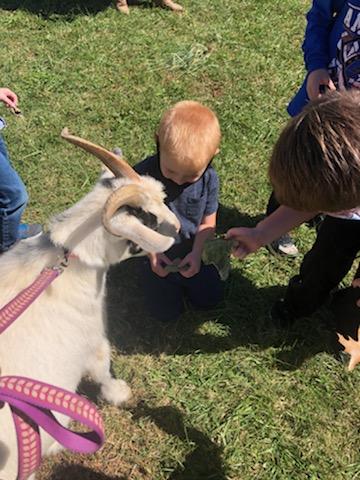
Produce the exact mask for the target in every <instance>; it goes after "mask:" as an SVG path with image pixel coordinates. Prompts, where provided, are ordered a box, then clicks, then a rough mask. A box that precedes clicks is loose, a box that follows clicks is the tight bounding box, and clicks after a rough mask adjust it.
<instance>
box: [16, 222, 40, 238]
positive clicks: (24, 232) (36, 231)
mask: <svg viewBox="0 0 360 480" xmlns="http://www.w3.org/2000/svg"><path fill="white" fill-rule="evenodd" d="M41 233H42V226H41V225H40V224H39V223H21V224H20V225H19V229H18V236H19V240H26V239H27V238H34V237H37V236H38V235H40V234H41Z"/></svg>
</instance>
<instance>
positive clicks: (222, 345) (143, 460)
mask: <svg viewBox="0 0 360 480" xmlns="http://www.w3.org/2000/svg"><path fill="white" fill-rule="evenodd" d="M179 2H180V3H182V5H183V6H184V7H185V9H186V11H185V13H183V14H182V15H179V14H174V13H172V12H170V11H167V10H163V9H160V8H153V7H152V5H151V2H144V4H143V5H142V6H133V7H132V8H131V12H130V15H129V16H125V15H121V14H119V13H118V12H117V11H116V10H115V8H114V7H113V5H112V3H111V2H110V1H103V2H102V1H100V0H90V1H85V0H74V1H70V0H64V1H63V2H60V1H52V0H39V1H35V0H0V38H1V45H2V48H1V50H0V63H1V66H2V67H1V86H7V87H9V88H11V89H12V90H14V91H15V92H17V94H18V95H19V98H20V108H21V110H22V112H23V119H20V118H15V117H13V116H11V115H10V114H9V113H8V112H6V111H5V109H4V108H2V107H1V111H0V114H4V116H5V118H6V120H7V122H8V129H7V130H6V131H5V133H4V136H5V139H6V141H7V143H8V147H9V151H10V154H11V158H12V160H13V163H14V164H15V166H16V168H17V169H18V171H19V172H20V174H21V176H22V178H23V179H24V181H25V183H26V185H27V187H28V190H29V193H30V197H31V202H30V204H29V206H28V208H27V210H26V220H28V221H34V222H42V223H46V220H47V219H48V218H49V216H50V215H51V214H54V213H56V212H59V211H61V210H63V209H65V208H67V207H68V206H70V205H72V204H73V203H74V202H75V201H77V200H78V199H79V198H81V197H82V196H83V195H84V194H85V193H87V192H88V191H89V190H90V189H91V186H92V185H93V184H94V182H95V181H96V179H97V177H98V174H99V171H100V165H99V164H98V163H97V161H96V160H95V159H94V158H92V157H90V156H86V155H85V154H84V153H83V152H80V151H78V150H76V149H74V148H73V147H71V146H70V145H69V144H67V143H65V142H63V141H62V140H61V139H60V131H61V129H62V128H63V127H64V126H68V127H69V129H70V131H72V132H73V133H74V134H77V135H81V136H83V137H85V138H88V139H90V140H92V141H94V142H98V143H101V144H102V145H105V146H107V147H108V148H113V147H114V146H120V147H121V148H122V149H123V152H124V154H125V156H126V158H127V159H128V160H129V162H130V163H132V164H134V163H135V162H137V161H139V160H141V159H142V158H144V157H145V156H146V155H148V154H150V153H152V152H153V150H154V148H155V146H154V131H155V128H156V125H157V122H158V121H159V118H160V115H161V112H162V111H163V110H164V109H165V108H167V107H169V106H170V105H171V104H173V103H174V102H176V101H178V100H183V99H195V100H199V101H201V102H204V103H205V104H207V105H208V106H210V107H211V108H213V109H214V110H215V111H216V113H217V115H218V117H219V119H220V123H221V128H222V134H223V138H222V144H221V152H220V154H219V156H218V157H217V159H216V161H215V167H216V169H217V171H218V173H219V176H220V181H221V196H220V202H221V207H220V213H219V232H223V231H226V229H227V228H229V227H231V226H236V225H247V226H251V225H254V224H255V223H256V221H257V220H258V219H259V218H261V216H262V214H263V212H264V209H265V206H266V202H267V199H268V196H269V193H270V186H269V184H268V181H267V163H268V159H269V155H270V152H271V148H272V145H273V144H274V142H275V140H276V138H277V135H278V133H279V131H280V130H281V128H282V126H283V125H284V123H285V122H286V119H287V114H286V104H287V102H288V100H289V99H290V98H291V96H292V95H293V94H294V93H295V92H296V89H297V87H298V86H299V84H300V82H301V81H302V78H303V74H304V71H303V61H302V55H301V41H302V36H303V31H304V26H305V17H304V14H305V12H306V11H307V10H308V8H309V6H310V0H282V1H280V0H261V1H260V0H211V1H207V0H181V1H180V0H179ZM314 235H315V234H314V231H313V230H311V229H309V228H307V227H306V226H302V227H300V228H299V229H298V230H297V231H296V232H294V236H295V238H296V241H297V244H298V246H299V248H300V250H301V252H302V254H304V253H305V252H306V251H307V249H308V248H309V247H310V246H311V244H312V241H313V239H314ZM300 260H301V259H296V260H290V259H283V258H275V257H273V256H270V255H269V254H268V252H267V251H266V250H265V249H261V250H260V251H259V252H258V253H257V254H255V255H253V256H251V257H249V258H247V259H246V260H245V261H238V260H232V273H231V276H230V278H229V280H228V281H227V284H226V298H225V302H224V303H223V304H222V305H220V306H219V307H218V308H217V309H216V310H213V311H211V312H207V313H206V314H204V313H203V314H200V313H195V312H192V311H189V312H187V313H186V314H185V315H184V317H183V318H182V319H181V320H180V321H178V322H177V323H175V324H170V325H159V324H156V323H154V322H151V321H150V320H149V319H148V318H147V317H146V312H144V310H143V307H142V303H141V295H139V292H137V291H136V279H135V278H134V268H133V265H132V263H131V262H126V263H124V264H122V265H120V266H118V267H116V268H113V269H112V270H111V272H110V274H109V279H108V287H109V294H108V303H107V308H108V312H109V335H110V340H111V343H112V346H113V370H114V373H115V374H116V376H118V377H121V378H124V379H125V380H126V381H127V382H128V383H129V384H130V385H131V387H132V389H133V392H134V400H133V402H132V403H131V404H130V405H129V406H128V407H127V408H126V409H117V408H115V407H112V406H109V405H106V404H105V403H102V402H101V401H99V402H98V404H99V406H100V408H101V410H102V413H103V416H104V420H105V425H106V434H107V441H106V444H105V446H104V447H103V448H102V450H101V451H99V452H98V453H97V454H95V455H92V456H88V457H87V456H79V455H74V454H70V453H63V454H61V455H58V456H56V457H53V458H51V459H48V460H46V461H45V462H44V464H43V466H42V468H41V472H40V474H39V479H40V480H69V479H71V480H205V479H206V480H250V479H251V480H255V479H256V480H260V479H261V480H305V479H306V480H320V479H321V480H329V479H332V480H344V479H345V480H350V479H357V478H360V455H359V442H358V435H359V429H360V415H359V407H360V395H359V391H360V390H359V388H360V373H359V372H360V368H359V369H358V370H355V371H354V372H352V373H348V372H347V370H346V365H344V363H342V362H339V360H338V359H337V358H336V357H335V356H334V355H333V351H332V348H333V338H332V335H331V333H330V332H329V330H328V328H327V320H328V318H329V312H327V310H325V309H324V310H323V311H321V312H319V313H318V314H316V315H314V316H313V317H311V318H306V319H303V320H301V321H300V322H299V323H297V325H296V327H295V328H294V329H293V331H291V332H284V331H282V330H279V329H277V328H275V327H274V326H273V325H272V324H271V322H270V321H269V313H268V312H269V309H270V307H271V305H272V303H273V301H274V300H275V299H276V298H277V297H278V296H280V295H281V294H282V293H283V292H284V288H285V286H286V284H287V281H288V279H289V278H290V277H291V276H292V275H293V274H295V273H296V272H297V269H298V267H299V264H300ZM132 280H134V281H132ZM348 283H349V278H348V279H347V281H346V282H345V284H348ZM74 341H76V339H74ZM83 390H84V391H85V392H86V393H87V394H89V395H91V392H90V390H92V389H91V386H89V385H85V386H84V387H83ZM0 428H1V427H0Z"/></svg>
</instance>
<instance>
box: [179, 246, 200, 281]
mask: <svg viewBox="0 0 360 480" xmlns="http://www.w3.org/2000/svg"><path fill="white" fill-rule="evenodd" d="M200 265H201V257H200V256H199V255H198V254H196V253H194V252H190V253H188V254H187V255H186V257H184V258H183V259H182V260H181V262H180V263H179V273H180V274H181V275H182V276H183V277H185V278H190V277H193V276H194V275H196V274H197V273H199V271H200Z"/></svg>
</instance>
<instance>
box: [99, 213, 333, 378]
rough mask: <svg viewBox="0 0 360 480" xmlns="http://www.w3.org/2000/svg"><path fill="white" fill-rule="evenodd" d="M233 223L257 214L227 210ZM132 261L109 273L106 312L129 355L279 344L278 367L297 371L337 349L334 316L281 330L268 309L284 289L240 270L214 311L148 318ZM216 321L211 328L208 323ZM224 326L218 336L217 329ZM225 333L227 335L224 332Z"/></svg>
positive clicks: (112, 336)
mask: <svg viewBox="0 0 360 480" xmlns="http://www.w3.org/2000/svg"><path fill="white" fill-rule="evenodd" d="M226 214H227V220H226V221H224V217H223V218H222V219H221V222H220V223H221V227H222V230H223V231H226V230H227V228H228V225H249V226H250V225H254V224H255V223H256V222H257V221H258V218H256V219H252V218H251V217H248V216H241V215H239V214H238V213H237V212H235V211H234V212H232V211H231V210H229V209H228V210H227V211H226ZM139 261H141V260H140V259H131V260H129V261H126V262H123V263H122V264H120V265H117V266H116V267H114V268H112V269H111V270H110V271H109V275H108V294H107V310H108V317H109V335H110V340H111V342H112V343H113V344H114V345H115V346H116V347H118V348H119V349H120V350H121V352H122V353H124V354H133V353H140V354H141V353H144V354H148V353H150V354H153V355H159V354H161V353H166V354H169V355H186V354H189V353H192V352H202V353H217V352H221V351H228V350H232V349H234V348H237V347H239V346H251V347H252V348H253V347H254V346H255V347H257V348H258V349H259V350H264V349H268V348H269V347H275V349H276V351H275V353H274V362H273V365H274V368H278V369H281V370H293V369H297V368H299V367H300V366H301V365H302V364H303V362H304V361H305V360H307V359H308V358H311V357H313V356H314V355H316V354H318V353H320V352H328V353H330V354H333V353H336V345H337V338H336V336H335V331H334V329H333V328H332V327H333V325H332V324H331V321H330V318H331V315H330V313H329V312H328V311H327V310H323V311H322V312H319V313H318V314H316V315H313V316H312V317H310V318H304V319H301V320H299V321H297V322H296V324H295V325H294V326H293V328H292V329H291V330H290V331H285V330H282V329H279V328H277V327H276V326H275V325H274V324H273V323H272V321H271V318H270V315H269V312H270V309H271V306H272V304H273V303H274V301H275V300H276V299H277V298H279V297H280V296H281V295H282V294H283V293H284V289H283V287H278V286H269V287H266V288H260V289H259V288H256V287H255V286H254V285H253V284H252V283H251V282H250V281H249V280H248V279H247V278H245V277H244V276H242V275H241V273H240V272H239V271H233V272H232V273H231V275H230V277H229V279H228V280H227V282H226V285H225V301H224V302H223V303H222V304H221V305H219V306H218V307H217V308H216V309H213V310H209V311H206V312H204V311H202V312H199V311H193V310H189V311H188V312H186V313H185V314H184V315H183V316H182V317H181V318H180V320H179V321H177V322H174V323H171V324H163V323H160V322H156V321H154V320H153V319H151V318H150V317H149V315H148V314H147V311H146V308H145V306H144V299H143V298H142V295H141V290H140V288H139V285H138V278H139V273H138V262H139ZM209 322H210V324H211V323H212V324H213V326H214V329H215V333H214V332H213V330H214V329H212V327H211V325H210V327H209V328H206V325H205V328H202V326H203V325H204V324H209ZM219 329H220V330H221V334H220V335H219V334H218V333H217V332H216V330H219ZM224 332H225V333H224Z"/></svg>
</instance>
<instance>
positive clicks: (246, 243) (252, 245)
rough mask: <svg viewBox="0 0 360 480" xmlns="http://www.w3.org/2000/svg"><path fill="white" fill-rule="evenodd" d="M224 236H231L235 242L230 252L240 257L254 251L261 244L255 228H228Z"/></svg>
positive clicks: (228, 237)
mask: <svg viewBox="0 0 360 480" xmlns="http://www.w3.org/2000/svg"><path fill="white" fill-rule="evenodd" d="M225 238H227V239H230V238H231V239H233V240H235V242H237V245H236V246H235V248H234V249H233V251H232V254H233V255H234V256H235V257H239V258H241V259H243V258H245V257H246V256H247V255H249V254H250V253H253V252H256V250H258V249H259V248H260V247H262V246H263V243H262V242H261V239H260V237H259V234H258V231H257V230H256V228H247V227H237V228H230V230H228V231H227V232H226V235H225Z"/></svg>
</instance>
